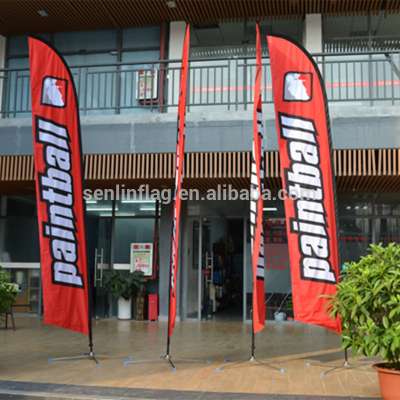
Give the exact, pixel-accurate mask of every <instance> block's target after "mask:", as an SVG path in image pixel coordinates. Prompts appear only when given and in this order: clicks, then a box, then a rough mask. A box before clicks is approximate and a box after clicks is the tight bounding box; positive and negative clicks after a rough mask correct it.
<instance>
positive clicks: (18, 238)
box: [0, 216, 40, 262]
mask: <svg viewBox="0 0 400 400" xmlns="http://www.w3.org/2000/svg"><path fill="white" fill-rule="evenodd" d="M39 258H40V256H39V236H38V223H37V219H36V217H22V216H21V217H13V216H8V217H6V218H0V262H39Z"/></svg>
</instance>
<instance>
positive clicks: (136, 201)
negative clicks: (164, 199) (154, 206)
mask: <svg viewBox="0 0 400 400" xmlns="http://www.w3.org/2000/svg"><path fill="white" fill-rule="evenodd" d="M121 203H124V204H128V203H132V204H134V203H155V200H134V199H132V200H121Z"/></svg>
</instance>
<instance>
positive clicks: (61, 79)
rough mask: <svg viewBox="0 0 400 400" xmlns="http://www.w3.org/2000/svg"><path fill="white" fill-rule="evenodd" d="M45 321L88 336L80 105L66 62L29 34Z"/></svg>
mask: <svg viewBox="0 0 400 400" xmlns="http://www.w3.org/2000/svg"><path fill="white" fill-rule="evenodd" d="M29 57H30V70H31V93H32V127H33V153H34V160H35V178H36V201H37V213H38V222H39V240H40V261H41V270H42V285H43V304H44V322H45V323H46V324H52V325H57V326H60V327H63V328H66V329H71V330H74V331H77V332H81V333H83V334H86V335H88V334H89V309H88V278H87V259H86V235H85V221H84V203H83V196H82V151H81V138H80V123H79V114H78V105H77V98H76V92H75V87H74V83H73V80H72V76H71V73H70V71H69V69H68V67H67V65H66V64H65V62H64V60H63V59H62V58H61V57H60V56H59V55H58V54H57V52H56V51H55V50H54V49H52V48H51V47H50V46H49V45H47V44H46V43H44V42H43V41H41V40H39V39H35V38H29Z"/></svg>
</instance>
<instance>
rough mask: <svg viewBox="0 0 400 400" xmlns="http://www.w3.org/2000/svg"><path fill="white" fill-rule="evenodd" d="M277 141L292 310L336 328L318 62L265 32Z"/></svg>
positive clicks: (328, 159)
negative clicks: (331, 307)
mask: <svg viewBox="0 0 400 400" xmlns="http://www.w3.org/2000/svg"><path fill="white" fill-rule="evenodd" d="M267 41H268V47H269V54H270V59H271V72H272V85H273V94H274V104H275V113H276V126H277V133H278V142H279V153H280V164H281V177H282V184H283V188H284V189H285V190H286V191H287V193H288V196H287V197H286V199H285V201H284V203H285V213H286V229H287V236H288V246H289V258H290V267H291V279H292V296H293V308H294V317H295V319H296V320H297V321H301V322H305V323H309V324H315V325H320V326H323V327H326V328H328V329H331V330H334V331H337V332H340V329H341V326H340V320H339V319H332V318H331V317H330V316H329V310H328V306H329V300H328V296H330V295H334V294H335V293H336V285H337V283H338V279H339V250H338V239H337V220H336V201H335V181H334V175H333V164H332V146H331V137H330V126H329V115H328V108H327V99H326V94H325V88H324V83H323V80H322V77H321V74H320V72H319V69H318V66H317V65H316V64H315V62H314V60H313V59H312V57H311V56H310V54H308V53H307V51H306V50H305V49H303V48H302V47H300V46H299V45H297V44H296V43H294V42H292V41H290V40H288V39H285V38H282V37H278V36H267Z"/></svg>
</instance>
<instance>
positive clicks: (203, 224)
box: [183, 216, 246, 320]
mask: <svg viewBox="0 0 400 400" xmlns="http://www.w3.org/2000/svg"><path fill="white" fill-rule="evenodd" d="M245 223H246V221H245V220H244V219H243V218H241V217H238V218H233V217H222V216H221V217H202V218H188V227H187V233H188V234H187V235H186V238H185V242H186V243H185V244H184V246H185V248H186V249H187V252H185V253H184V254H185V256H184V257H185V259H184V263H183V265H185V266H186V268H185V275H184V280H185V281H186V282H185V283H186V284H185V287H186V290H185V291H184V296H183V315H184V316H186V318H196V319H198V320H200V319H203V320H207V319H217V320H242V319H243V317H244V314H243V310H245V305H244V302H245V295H244V288H245V285H244V279H245V277H244V268H243V265H244V262H245V236H246V232H245V229H244V224H245Z"/></svg>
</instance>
